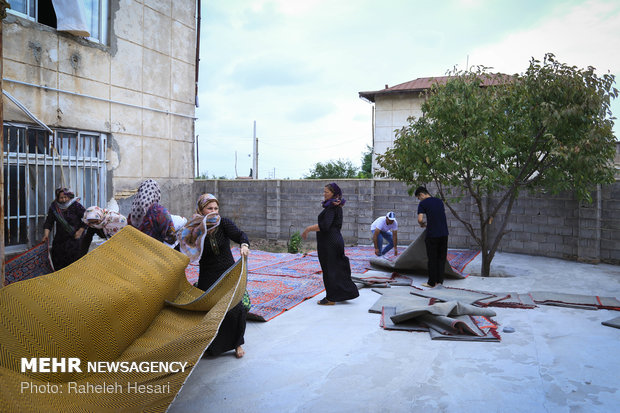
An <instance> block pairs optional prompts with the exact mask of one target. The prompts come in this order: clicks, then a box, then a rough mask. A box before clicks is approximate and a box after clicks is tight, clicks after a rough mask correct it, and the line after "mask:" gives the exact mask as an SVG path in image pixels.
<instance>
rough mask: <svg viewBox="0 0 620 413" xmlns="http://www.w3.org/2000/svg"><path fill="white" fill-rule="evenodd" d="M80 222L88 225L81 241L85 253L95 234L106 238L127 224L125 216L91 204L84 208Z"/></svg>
mask: <svg viewBox="0 0 620 413" xmlns="http://www.w3.org/2000/svg"><path fill="white" fill-rule="evenodd" d="M82 222H83V223H85V224H86V225H88V229H87V230H86V235H84V239H83V241H82V249H83V251H84V253H87V252H88V249H89V247H90V244H91V242H92V241H93V236H94V235H95V234H97V235H98V236H99V237H101V238H103V239H108V238H110V237H111V236H112V235H114V234H116V233H117V232H118V231H120V230H121V229H122V228H123V227H125V226H126V225H127V218H125V217H124V216H123V215H121V214H119V213H118V212H116V211H112V210H109V209H104V208H100V207H98V206H91V207H88V208H86V211H85V212H84V217H82Z"/></svg>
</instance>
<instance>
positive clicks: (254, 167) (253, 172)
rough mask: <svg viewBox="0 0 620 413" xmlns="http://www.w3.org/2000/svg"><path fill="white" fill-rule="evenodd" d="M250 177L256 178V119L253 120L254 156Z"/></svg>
mask: <svg viewBox="0 0 620 413" xmlns="http://www.w3.org/2000/svg"><path fill="white" fill-rule="evenodd" d="M252 179H258V138H257V137H256V121H254V158H253V162H252Z"/></svg>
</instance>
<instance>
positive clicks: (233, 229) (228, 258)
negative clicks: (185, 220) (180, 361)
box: [198, 217, 250, 356]
mask: <svg viewBox="0 0 620 413" xmlns="http://www.w3.org/2000/svg"><path fill="white" fill-rule="evenodd" d="M230 240H233V241H235V242H236V243H238V244H242V243H246V244H248V245H249V244H250V242H249V241H248V237H247V236H246V235H245V233H244V232H243V231H241V230H240V229H239V228H237V226H236V225H235V224H234V222H232V221H231V220H230V219H228V218H224V217H222V218H221V222H220V225H219V226H218V227H217V228H216V229H215V231H214V233H212V234H208V235H207V237H206V238H205V240H204V247H203V251H202V256H201V257H200V261H199V264H200V275H199V276H198V288H200V289H201V290H203V291H206V290H207V289H209V287H211V285H212V284H213V283H214V282H215V281H217V279H218V278H220V275H222V274H223V273H224V272H226V270H227V269H229V268H230V267H231V266H232V265H233V264H234V263H235V259H234V258H233V255H232V252H231V251H230ZM247 313H248V311H247V310H246V309H245V307H244V306H243V302H239V303H238V304H237V305H236V306H234V307H233V308H231V309H230V310H229V311H228V313H226V316H225V317H224V320H223V321H222V324H221V325H220V329H219V330H218V332H217V335H216V336H215V338H214V339H213V342H212V343H211V345H210V346H209V348H208V349H207V354H208V355H210V356H217V355H219V354H221V353H224V352H226V351H229V350H234V349H236V348H237V347H238V346H240V345H242V344H243V343H244V342H245V341H244V339H243V335H244V334H245V324H246V318H247Z"/></svg>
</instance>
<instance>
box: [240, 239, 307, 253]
mask: <svg viewBox="0 0 620 413" xmlns="http://www.w3.org/2000/svg"><path fill="white" fill-rule="evenodd" d="M250 248H251V249H254V250H261V251H267V252H288V243H287V241H283V240H278V241H273V240H268V239H265V238H252V239H251V240H250ZM311 251H316V242H315V241H314V240H312V241H302V243H301V246H300V248H299V252H301V253H306V252H311Z"/></svg>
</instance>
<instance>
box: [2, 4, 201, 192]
mask: <svg viewBox="0 0 620 413" xmlns="http://www.w3.org/2000/svg"><path fill="white" fill-rule="evenodd" d="M110 7H111V9H110V25H109V27H110V41H109V45H106V46H104V45H100V44H96V43H93V42H89V41H87V40H85V39H83V38H80V37H76V36H73V35H70V34H67V33H62V32H57V31H56V30H55V29H53V28H50V27H47V26H44V25H41V24H38V23H36V22H31V21H29V20H26V19H23V18H20V17H17V16H15V15H9V16H8V17H7V18H6V19H5V20H4V21H3V41H4V44H3V49H4V60H3V62H4V78H6V79H10V80H14V81H18V82H25V83H28V84H33V85H38V86H46V87H50V88H55V89H60V90H62V91H66V92H72V93H78V94H83V95H88V96H92V97H94V98H90V97H82V96H75V95H72V94H70V93H63V92H55V91H49V90H48V91H46V90H44V89H42V88H40V87H36V86H29V85H23V84H18V83H14V82H11V81H5V82H4V84H3V87H4V89H6V90H7V91H8V92H9V93H11V94H12V95H13V96H15V97H16V98H17V99H19V100H20V101H21V102H22V103H23V104H24V105H25V106H26V107H28V108H29V109H30V111H32V112H33V113H34V114H35V115H36V116H37V117H38V118H39V119H40V120H42V121H43V122H44V123H45V124H47V125H48V126H50V127H52V128H70V129H78V130H85V131H93V132H102V133H106V134H108V140H107V142H108V148H107V160H108V168H107V169H108V194H109V197H111V196H112V195H113V194H115V193H118V192H120V191H124V190H131V189H135V188H136V187H137V186H138V184H139V183H140V182H141V181H142V180H143V179H146V178H155V179H158V180H159V181H160V182H162V183H176V184H179V183H185V184H188V183H189V182H191V179H192V178H193V176H194V171H193V165H194V162H193V148H194V145H193V142H194V120H193V117H194V114H195V106H194V102H195V97H194V95H195V56H196V20H195V14H196V2H195V1H189V0H182V1H172V0H168V1H161V0H160V1H155V0H145V1H132V0H112V1H111V6H110ZM95 98H98V99H100V100H98V99H95ZM110 101H117V102H121V103H113V102H110ZM123 103H124V104H130V105H134V106H128V105H124V104H123ZM5 106H6V105H5ZM177 114H178V115H177ZM180 115H182V116H180ZM12 117H13V118H12ZM15 117H16V115H15V112H8V111H5V121H11V120H13V121H24V120H26V119H17V118H15Z"/></svg>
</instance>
